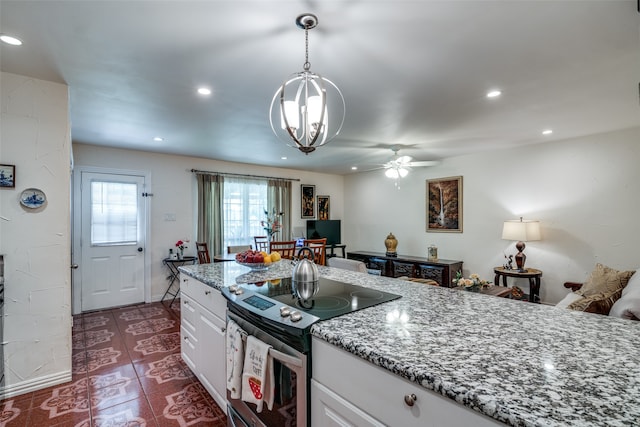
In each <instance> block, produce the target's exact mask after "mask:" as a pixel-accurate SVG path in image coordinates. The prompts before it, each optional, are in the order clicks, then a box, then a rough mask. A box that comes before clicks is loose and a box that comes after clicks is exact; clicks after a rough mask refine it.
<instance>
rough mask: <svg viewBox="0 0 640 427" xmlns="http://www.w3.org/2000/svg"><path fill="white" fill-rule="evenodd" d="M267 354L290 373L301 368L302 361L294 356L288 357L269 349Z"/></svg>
mask: <svg viewBox="0 0 640 427" xmlns="http://www.w3.org/2000/svg"><path fill="white" fill-rule="evenodd" d="M269 354H270V355H271V357H273V358H274V359H276V360H279V361H280V362H282V363H283V364H284V365H285V366H287V367H288V368H289V369H291V370H292V371H298V370H299V369H300V368H302V360H300V359H298V358H296V357H294V356H289V355H288V354H286V353H283V352H281V351H278V350H275V349H273V348H270V349H269ZM296 368H297V369H296Z"/></svg>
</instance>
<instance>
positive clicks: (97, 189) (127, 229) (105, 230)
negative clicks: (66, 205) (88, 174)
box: [91, 181, 138, 245]
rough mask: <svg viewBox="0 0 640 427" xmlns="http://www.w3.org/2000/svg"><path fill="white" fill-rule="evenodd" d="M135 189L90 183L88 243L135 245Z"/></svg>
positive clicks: (135, 186)
mask: <svg viewBox="0 0 640 427" xmlns="http://www.w3.org/2000/svg"><path fill="white" fill-rule="evenodd" d="M137 196H138V186H137V185H136V184H129V183H120V182H105V181H93V182H91V244H92V245H135V244H136V242H137V241H138V197H137Z"/></svg>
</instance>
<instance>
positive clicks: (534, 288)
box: [493, 267, 542, 302]
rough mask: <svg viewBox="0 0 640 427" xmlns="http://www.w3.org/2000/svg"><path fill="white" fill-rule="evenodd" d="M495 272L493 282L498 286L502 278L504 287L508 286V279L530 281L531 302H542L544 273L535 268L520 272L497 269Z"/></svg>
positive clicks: (502, 268)
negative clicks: (541, 281)
mask: <svg viewBox="0 0 640 427" xmlns="http://www.w3.org/2000/svg"><path fill="white" fill-rule="evenodd" d="M493 272H494V273H495V274H496V277H495V279H494V282H493V283H495V284H496V285H499V284H500V277H502V286H507V277H516V278H522V279H529V288H530V291H529V301H530V302H540V278H541V277H542V271H540V270H537V269H535V268H527V269H526V271H518V270H507V269H506V268H504V267H495V268H494V269H493Z"/></svg>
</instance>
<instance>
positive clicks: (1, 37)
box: [0, 34, 22, 46]
mask: <svg viewBox="0 0 640 427" xmlns="http://www.w3.org/2000/svg"><path fill="white" fill-rule="evenodd" d="M0 40H2V41H3V42H5V43H6V44H11V45H14V46H20V45H21V44H22V40H20V39H17V38H15V37H11V36H8V35H6V34H2V35H0Z"/></svg>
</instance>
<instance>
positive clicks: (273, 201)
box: [267, 179, 293, 240]
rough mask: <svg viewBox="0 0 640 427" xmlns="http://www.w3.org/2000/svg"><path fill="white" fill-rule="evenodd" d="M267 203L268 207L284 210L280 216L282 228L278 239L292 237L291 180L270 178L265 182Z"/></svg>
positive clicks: (279, 210)
mask: <svg viewBox="0 0 640 427" xmlns="http://www.w3.org/2000/svg"><path fill="white" fill-rule="evenodd" d="M267 204H268V205H269V209H271V208H272V207H275V208H276V211H278V212H284V215H283V216H282V230H281V231H280V236H279V237H280V238H279V240H280V239H281V240H290V239H292V237H293V236H292V233H291V181H289V180H286V179H270V180H268V182H267Z"/></svg>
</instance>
